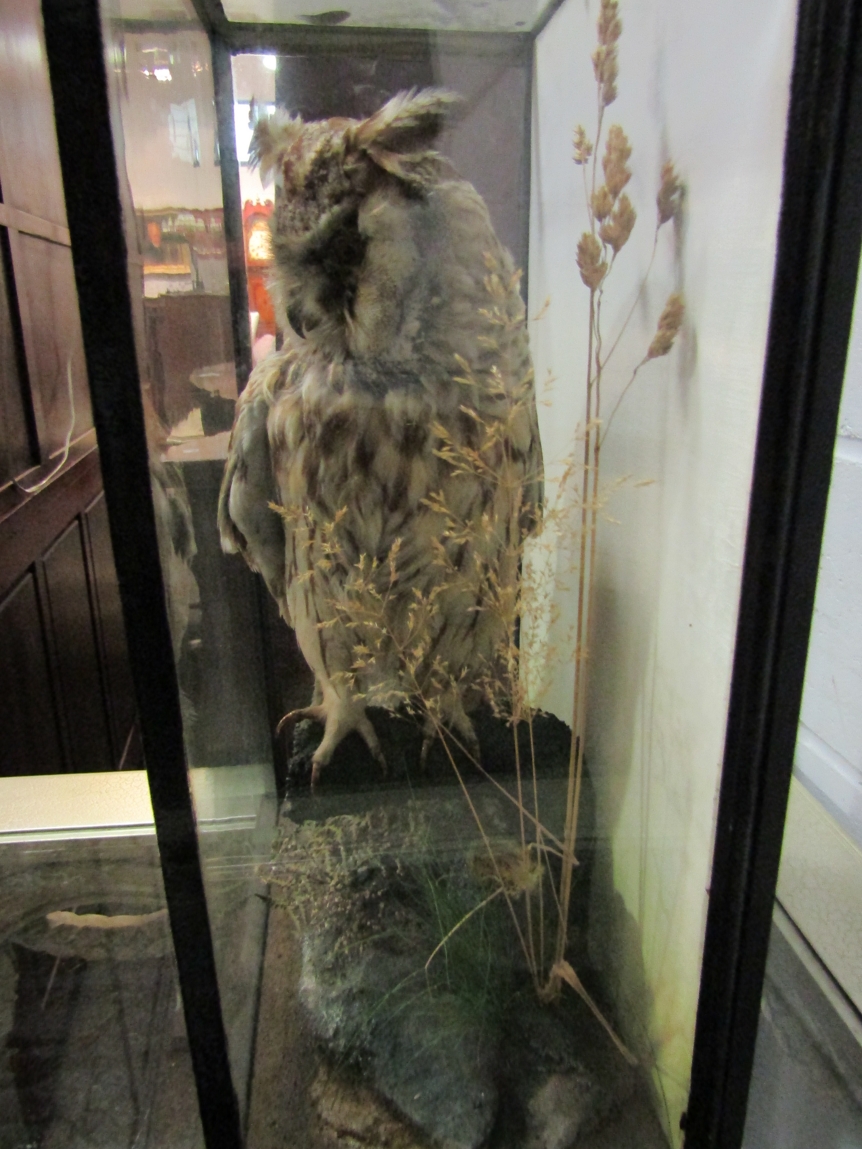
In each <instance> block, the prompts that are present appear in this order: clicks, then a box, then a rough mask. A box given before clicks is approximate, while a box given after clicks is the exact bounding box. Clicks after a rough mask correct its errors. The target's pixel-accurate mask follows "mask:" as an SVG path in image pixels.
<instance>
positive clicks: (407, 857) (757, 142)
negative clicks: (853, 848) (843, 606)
mask: <svg viewBox="0 0 862 1149" xmlns="http://www.w3.org/2000/svg"><path fill="white" fill-rule="evenodd" d="M318 7H320V6H319V5H318ZM846 7H847V6H842V5H840V4H833V3H828V2H822V3H819V2H815V0H803V2H802V3H801V4H800V5H799V6H797V5H796V4H794V3H792V2H791V0H771V2H770V3H769V4H765V5H759V6H754V7H753V6H751V5H747V4H743V3H733V4H726V3H724V4H718V3H704V4H702V5H699V6H697V8H696V9H693V8H692V7H691V5H690V4H683V3H677V2H675V0H655V2H650V3H640V4H627V3H625V2H624V0H620V2H619V3H617V2H616V0H592V2H591V3H589V4H583V3H580V2H579V0H563V2H562V3H551V4H550V5H548V6H547V7H544V6H542V5H541V4H538V3H533V2H531V0H491V2H490V3H489V2H487V0H475V2H473V0H471V2H454V3H446V4H442V3H437V2H436V0H435V2H433V3H432V2H428V3H424V2H423V3H413V2H405V3H400V2H399V3H396V2H394V0H391V2H390V0H363V2H362V3H361V4H359V5H355V6H353V7H352V8H351V9H350V10H346V9H345V10H320V11H318V10H316V9H315V7H314V5H311V7H309V6H308V5H306V4H305V3H302V4H299V3H293V0H272V2H270V0H266V2H265V3H264V2H263V0H260V2H258V0H238V2H237V3H233V2H230V3H228V2H225V3H224V4H223V5H222V4H221V3H219V0H200V4H195V5H194V6H193V5H192V4H191V3H189V2H188V0H175V2H174V3H171V4H167V5H165V4H163V3H160V4H158V5H156V4H150V3H148V0H103V3H102V4H101V5H99V4H98V3H97V0H44V3H43V13H44V21H45V36H46V44H47V50H48V58H49V64H50V68H51V80H52V86H53V93H54V105H55V114H56V118H57V129H58V139H59V145H60V155H61V161H62V167H63V176H64V184H65V193H66V199H67V204H68V216H69V230H70V233H71V239H72V250H73V256H74V261H75V271H76V281H77V285H78V292H79V297H80V303H81V316H82V325H83V330H84V344H85V350H86V356H87V364H88V371H89V375H90V386H91V392H92V401H93V412H94V420H95V425H96V429H97V434H98V439H99V446H100V452H101V460H102V470H103V474H104V479H105V493H106V502H107V506H108V512H109V516H110V522H111V531H112V539H113V545H114V552H115V556H116V563H117V571H118V577H119V582H120V588H121V592H122V596H123V605H124V613H125V620H126V628H127V632H128V644H129V651H130V658H131V663H132V670H133V676H134V679H135V685H136V692H137V699H138V707H139V713H140V719H141V732H142V741H143V747H144V756H145V760H146V765H147V773H148V779H149V786H150V792H151V796H152V806H153V813H154V824H155V831H156V839H157V843H158V849H159V857H160V860H161V865H162V870H163V874H164V888H165V899H166V903H165V904H166V908H167V910H168V914H169V920H170V926H171V930H172V935H173V943H174V949H175V952H176V961H177V975H178V982H179V986H180V989H181V992H182V999H183V1005H184V1010H185V1026H186V1031H187V1035H188V1043H189V1050H190V1054H191V1062H192V1065H193V1067H194V1075H195V1082H196V1086H197V1095H198V1101H199V1105H200V1115H201V1126H202V1130H203V1136H204V1139H205V1143H206V1144H207V1146H208V1147H213V1146H239V1145H240V1144H246V1145H248V1146H250V1147H252V1149H253V1147H256V1146H257V1147H260V1149H263V1147H264V1146H268V1145H276V1144H291V1145H302V1146H303V1147H305V1146H308V1147H309V1149H312V1147H314V1149H316V1147H317V1146H320V1147H321V1149H322V1147H324V1146H327V1145H331V1144H335V1143H346V1144H357V1145H375V1146H376V1145H390V1146H396V1145H397V1146H405V1147H406V1146H414V1145H416V1146H420V1145H421V1146H424V1145H437V1146H447V1147H451V1146H458V1147H459V1149H481V1147H483V1146H488V1147H498V1149H503V1147H507V1149H527V1147H533V1146H542V1147H544V1149H550V1147H551V1146H553V1147H555V1149H570V1147H573V1146H575V1145H581V1146H600V1145H601V1146H605V1145H607V1146H611V1145H613V1146H623V1145H627V1144H634V1143H637V1144H638V1145H639V1146H653V1145H654V1146H666V1145H671V1146H681V1145H682V1144H683V1142H684V1143H685V1145H686V1146H688V1149H700V1147H706V1146H722V1147H726V1149H731V1146H735V1145H738V1144H739V1141H740V1138H741V1135H742V1125H743V1121H744V1115H745V1099H746V1091H747V1087H748V1077H749V1074H750V1069H751V1060H752V1056H753V1049H754V1039H755V1032H756V1020H757V1010H758V1005H759V998H760V988H761V982H762V976H763V966H764V962H765V955H766V946H767V940H768V930H769V915H770V908H771V901H772V897H773V895H774V889H775V880H776V874H777V867H778V850H779V843H780V832H781V824H782V820H783V816H784V806H785V803H786V798H787V789H788V786H789V775H790V764H791V761H792V753H793V742H794V737H795V723H796V719H797V717H798V708H799V697H800V692H801V687H802V675H803V670H804V653H805V643H806V637H807V629H808V625H809V622H810V614H811V605H812V600H813V591H814V581H815V574H816V562H817V552H818V548H819V539H820V532H821V530H822V523H823V514H824V508H825V494H824V490H825V482H826V481H827V480H826V478H825V476H828V469H829V460H830V452H831V446H832V440H833V438H834V431H835V420H836V414H837V396H838V394H839V392H840V383H841V372H842V369H843V360H844V355H845V353H846V346H847V338H848V331H849V325H850V313H851V309H852V299H853V286H854V284H855V275H856V264H857V262H858V255H859V244H860V230H862V229H861V228H860V223H862V221H860V219H859V218H858V212H857V210H856V209H855V207H854V195H853V191H854V189H855V187H856V186H857V185H856V184H855V183H854V181H855V180H858V177H859V174H860V173H859V171H858V167H859V159H858V156H857V151H858V150H859V149H858V143H859V132H860V124H862V120H860V116H859V107H858V99H859V96H858V92H857V87H858V83H859V75H860V70H859V68H858V67H857V66H856V65H857V57H858V55H859V51H860V35H859V28H858V27H857V24H858V21H857V20H856V17H855V15H854V13H853V12H851V11H850V10H849V9H848V10H845V8H846ZM279 803H280V806H279ZM146 1143H148V1144H149V1143H150V1142H146ZM153 1143H155V1142H153Z"/></svg>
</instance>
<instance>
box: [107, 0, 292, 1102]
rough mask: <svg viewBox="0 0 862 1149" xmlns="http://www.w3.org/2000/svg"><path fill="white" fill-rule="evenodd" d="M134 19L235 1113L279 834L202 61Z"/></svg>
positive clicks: (162, 23)
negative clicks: (228, 520)
mask: <svg viewBox="0 0 862 1149" xmlns="http://www.w3.org/2000/svg"><path fill="white" fill-rule="evenodd" d="M144 15H145V13H143V12H142V10H141V7H140V6H138V5H132V6H127V4H126V2H125V0H118V2H117V3H116V4H115V5H113V6H112V5H111V4H105V5H104V6H103V19H104V24H105V40H106V45H107V58H108V68H109V78H110V82H111V95H112V102H113V108H112V110H113V119H114V127H115V142H116V148H117V152H118V156H119V166H120V182H121V195H122V197H123V200H124V207H125V224H126V233H127V243H128V247H129V251H130V260H129V276H130V283H131V288H132V297H133V307H134V312H135V315H134V318H135V326H136V334H137V342H138V355H139V365H140V373H141V379H142V384H143V390H144V395H143V398H144V408H145V414H146V417H147V427H148V434H149V447H150V472H151V478H152V492H153V502H154V506H155V511H156V520H157V529H158V533H159V549H160V557H161V560H162V565H163V572H164V577H165V586H166V592H167V601H168V611H169V618H170V624H171V632H172V637H173V646H174V656H175V659H176V665H177V671H178V677H179V683H180V691H181V702H182V710H183V720H184V733H185V743H186V754H187V760H188V763H189V767H190V782H191V789H192V794H193V797H194V803H195V810H196V815H197V822H198V828H199V832H200V841H199V846H200V852H201V857H202V861H203V867H204V883H205V888H206V895H207V901H208V908H209V915H210V922H211V929H212V933H213V940H214V945H215V954H216V964H217V970H218V975H219V984H220V989H221V1005H222V1011H223V1015H224V1019H225V1024H226V1028H227V1032H228V1042H229V1052H230V1058H231V1066H232V1069H233V1074H234V1085H235V1088H236V1092H237V1096H238V1098H239V1100H240V1108H241V1111H242V1110H243V1109H244V1106H245V1099H246V1096H247V1089H248V1080H249V1065H250V1058H251V1055H252V1043H253V1036H254V1025H255V1010H256V1002H257V987H258V982H259V974H260V968H261V957H262V955H261V949H262V945H263V938H264V931H265V925H266V906H265V903H264V902H263V901H262V900H261V898H260V897H258V896H256V894H257V892H258V890H259V884H258V883H257V880H256V877H255V865H256V863H257V861H258V860H259V859H262V858H265V857H266V856H267V855H268V852H269V847H270V837H271V831H272V826H273V824H274V818H275V806H274V802H273V796H274V786H275V779H274V773H273V764H272V739H271V723H270V721H269V718H268V710H267V698H266V693H265V689H266V687H265V680H264V673H263V664H264V645H263V643H264V639H263V634H262V615H261V611H260V604H259V595H258V590H257V587H256V585H255V582H254V578H253V576H252V575H251V573H250V572H249V571H247V570H246V569H245V568H244V567H243V566H242V564H240V563H237V562H236V560H229V559H227V558H226V557H225V556H224V555H223V554H222V553H221V550H220V548H219V541H218V531H217V526H216V503H217V498H218V490H219V484H220V482H221V474H222V470H223V467H224V458H225V456H226V453H227V445H228V438H229V434H230V427H231V423H232V421H233V414H234V406H235V403H236V397H237V378H236V369H235V365H234V347H233V339H232V318H231V304H230V295H229V284H228V265H227V258H226V245H225V228H224V209H223V205H222V176H221V166H220V164H221V157H220V153H219V147H218V133H217V126H216V119H215V105H214V96H215V93H214V87H213V67H212V59H211V53H210V45H209V41H208V39H207V36H206V34H205V33H204V32H203V31H202V30H201V28H200V25H199V23H198V22H197V20H196V18H195V17H194V14H193V12H192V10H191V8H190V7H189V6H186V5H178V6H177V8H176V12H175V13H168V12H167V11H165V9H164V8H163V7H162V6H161V5H160V6H159V10H158V12H157V13H155V15H156V17H157V20H156V19H154V20H153V21H151V22H150V23H149V24H146V23H143V17H144ZM150 15H153V13H150Z"/></svg>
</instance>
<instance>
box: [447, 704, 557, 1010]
mask: <svg viewBox="0 0 862 1149" xmlns="http://www.w3.org/2000/svg"><path fill="white" fill-rule="evenodd" d="M429 717H430V719H431V721H432V723H433V724H434V732H435V734H436V735H437V737H438V738H439V739H440V741H441V743H442V744H443V749H444V751H445V752H446V757H447V758H448V759H449V765H450V766H451V767H452V770H453V771H454V773H455V777H456V778H457V780H458V785H459V786H460V787H461V792H462V794H463V795H464V799H465V801H466V802H467V806H468V807H469V810H470V813H471V814H472V815H473V820H474V821H475V823H476V826H477V828H478V830H479V835H480V837H481V838H482V842H483V844H484V846H485V849H486V851H487V853H488V857H489V858H490V859H491V865H492V866H493V867H494V875H495V877H496V878H497V881H498V882H499V883H500V886H499V889H500V892H501V893H502V895H503V897H504V898H505V899H506V905H507V907H508V909H509V914H510V916H511V918H512V923H513V925H514V927H515V933H516V934H517V935H518V943H519V944H520V946H521V950H522V951H523V953H524V956H525V957H526V959H527V964H528V966H529V969H530V976H531V977H532V979H533V984H534V985H535V987H536V989H537V990H538V989H539V971H538V970H537V969H536V966H535V962H533V961H531V958H530V946H529V944H528V943H527V940H526V938H525V937H524V931H523V930H522V929H521V923H520V922H519V921H518V915H517V913H516V912H515V906H514V904H513V902H512V899H511V897H510V895H509V892H508V890H507V889H506V883H505V879H504V878H503V875H502V874H501V873H500V866H499V863H498V861H497V855H496V854H495V853H494V847H493V846H492V845H491V842H490V840H489V839H488V835H487V833H486V831H485V827H484V825H483V823H482V817H481V815H480V814H479V811H478V810H477V809H476V805H475V803H474V802H473V799H472V798H471V797H470V789H469V787H468V786H467V783H466V782H465V781H464V775H463V774H462V773H461V771H460V769H459V768H458V763H457V762H456V761H455V756H454V755H453V754H452V751H451V749H450V747H449V743H448V741H447V738H446V733H447V732H446V731H445V730H444V728H443V726H441V724H440V721H439V719H438V718H437V716H436V715H435V714H433V713H430V712H429Z"/></svg>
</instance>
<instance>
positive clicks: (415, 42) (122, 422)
mask: <svg viewBox="0 0 862 1149" xmlns="http://www.w3.org/2000/svg"><path fill="white" fill-rule="evenodd" d="M194 3H195V7H196V9H197V12H198V15H199V17H200V19H201V21H202V22H203V24H204V28H205V29H206V31H207V32H208V33H209V36H210V40H211V44H212V51H213V70H214V78H215V85H216V105H217V110H218V121H219V144H220V151H221V162H222V174H223V184H224V192H225V198H224V207H225V232H226V238H227V245H228V268H229V277H230V290H231V300H232V306H233V314H234V326H235V331H234V335H235V354H236V361H237V369H238V377H239V378H240V380H245V379H246V378H247V376H248V372H249V367H250V360H251V355H250V347H249V338H248V330H247V326H246V324H245V323H244V322H243V317H244V315H245V313H246V312H247V296H246V286H245V268H244V259H243V248H242V220H241V211H240V209H241V204H240V203H239V199H238V195H237V190H238V174H237V157H236V150H235V145H234V139H233V130H232V122H233V121H232V103H233V94H232V83H231V69H230V57H231V55H232V53H234V52H241V51H246V52H247V51H254V50H268V51H278V50H279V49H285V48H287V47H290V49H291V50H292V51H294V52H296V51H302V52H304V53H313V52H316V51H326V52H327V53H332V52H333V51H344V52H351V53H352V52H357V53H360V54H368V53H375V52H378V51H380V50H381V49H386V50H389V49H390V48H391V46H392V44H393V41H395V40H397V41H398V45H399V50H400V51H402V52H404V53H409V52H411V51H415V52H427V50H428V46H429V42H431V43H434V44H438V45H442V43H443V42H445V43H446V45H447V48H449V50H458V48H459V46H461V47H462V48H463V50H470V51H473V50H478V51H480V52H483V53H488V52H491V53H500V54H507V55H513V56H516V55H520V56H521V57H523V58H526V59H527V60H529V56H530V53H531V47H532V40H533V37H534V36H535V34H536V32H537V31H538V30H540V29H541V27H542V26H543V25H544V23H546V22H547V19H549V18H550V15H551V14H552V13H553V10H555V9H556V7H558V6H559V5H558V3H553V4H552V5H551V6H550V7H549V9H548V10H547V12H546V15H545V18H544V19H543V21H542V22H541V23H540V25H539V27H538V29H536V30H534V31H533V32H532V33H524V34H517V35H512V36H509V35H505V36H490V37H489V36H485V35H482V36H479V37H476V36H474V35H473V34H466V33H465V34H460V33H452V34H426V33H421V32H417V33H403V32H397V33H396V32H392V33H389V32H386V31H385V30H382V31H378V30H367V31H366V30H362V29H350V28H329V29H318V28H311V27H307V26H304V27H296V26H284V25H248V24H242V25H234V24H231V23H230V22H229V21H228V20H227V18H226V17H225V14H224V11H223V9H222V6H221V3H220V0H194ZM43 16H44V23H45V38H46V45H47V52H48V61H49V68H50V74H51V83H52V88H53V93H54V106H55V115H56V121H57V135H58V139H59V146H60V159H61V165H62V171H63V180H64V186H65V194H66V205H67V213H68V222H69V230H70V232H71V237H72V251H73V257H74V265H75V276H76V283H77V288H78V296H79V302H80V310H81V321H82V325H83V332H84V344H85V350H86V357H87V367H88V372H89V377H90V387H91V391H92V401H93V413H94V419H95V423H96V431H97V436H98V442H99V448H100V453H101V464H102V472H103V476H104V484H105V498H106V502H107V507H108V514H109V518H110V524H111V537H112V542H113V547H114V555H115V561H116V566H117V574H118V578H119V582H120V590H121V594H122V599H123V610H124V617H125V623H126V629H127V634H128V646H129V653H130V658H131V662H132V671H133V676H134V681H135V688H136V692H137V698H138V706H139V713H140V721H141V731H142V737H143V744H144V752H145V757H146V763H147V772H148V777H149V783H150V791H151V795H152V802H153V810H154V815H155V824H156V833H157V839H158V845H159V851H160V856H161V862H162V868H163V872H164V882H165V890H166V895H167V902H168V910H169V915H170V922H171V929H172V932H173V937H174V945H175V949H176V957H177V964H178V969H179V978H180V987H181V991H182V997H183V1004H184V1010H185V1018H186V1027H187V1032H188V1039H189V1046H190V1050H191V1055H192V1062H193V1066H194V1072H195V1078H196V1083H197V1090H198V1099H199V1104H200V1112H201V1118H202V1124H203V1130H204V1136H205V1140H206V1145H207V1149H240V1147H241V1146H242V1144H243V1130H242V1128H241V1120H240V1109H239V1105H238V1102H237V1098H236V1095H235V1092H234V1087H233V1084H232V1079H231V1074H230V1066H229V1061H228V1052H227V1040H226V1034H225V1028H224V1022H223V1017H222V1011H221V1005H220V998H219V989H218V982H217V979H216V967H215V960H214V953H213V944H212V937H211V933H210V926H209V920H208V916H207V908H206V902H205V899H204V887H203V878H202V872H201V864H200V856H199V852H198V844H197V837H196V832H195V822H194V813H193V810H192V802H191V796H190V791H189V783H188V775H187V771H186V762H185V753H184V748H183V736H182V719H181V714H180V705H179V691H178V686H177V679H176V673H175V670H174V661H173V655H172V647H171V638H170V632H169V628H168V618H167V610H166V606H165V596H164V587H163V583H162V573H161V569H160V565H159V557H158V545H157V541H156V527H155V517H154V512H153V506H152V501H151V497H150V484H149V473H148V462H147V445H146V438H145V434H144V419H143V412H142V408H141V399H140V386H139V375H138V365H137V359H136V354H135V342H134V332H133V326H132V308H131V299H130V296H129V284H128V279H127V270H126V255H127V252H126V242H125V236H124V229H123V219H122V208H121V200H120V191H119V183H118V176H117V168H116V158H115V152H114V145H113V139H112V135H111V113H110V106H109V97H108V87H107V81H106V76H105V63H104V54H103V44H102V34H101V26H100V16H99V10H98V0H43ZM528 66H529V64H528ZM860 243H862V0H800V3H799V9H798V23H797V36H796V47H795V58H794V66H793V77H792V85H791V98H790V110H789V115H788V125H787V141H786V147H785V161H784V179H783V195H782V206H781V215H780V220H779V230H778V247H777V257H776V268H775V278H774V283H773V295H772V306H771V315H770V324H769V335H768V342H767V352H766V359H765V366H764V376H763V391H762V398H761V408H760V421H759V427H758V436H757V446H756V452H755V459H754V472H753V484H752V494H751V502H750V508H749V521H748V531H747V537H746V548H745V559H744V567H743V577H742V589H741V597H740V607H739V619H738V624H737V634H736V647H735V655H734V665H733V677H732V681H731V692H730V706H729V710H728V720H727V734H726V744H725V753H724V765H723V772H722V780H721V789H720V796H719V808H718V821H717V827H716V841H715V851H714V857H713V871H712V886H711V890H710V900H709V909H708V915H707V924H706V939H705V947H704V958H703V969H702V976H701V989H700V1000H699V1005H698V1013H697V1026H696V1032H695V1044H694V1060H693V1066H692V1080H691V1091H690V1096H689V1106H688V1110H687V1114H686V1117H685V1119H684V1125H685V1129H686V1135H685V1143H686V1146H687V1149H739V1146H740V1145H741V1142H742V1136H743V1130H744V1124H745V1114H746V1108H747V1100H748V1086H749V1080H750V1076H751V1070H752V1065H753V1060H754V1046H755V1039H756V1035H757V1022H758V1015H759V1008H760V997H761V992H762V986H763V977H764V970H765V965H766V954H767V948H768V941H769V930H770V923H771V919H772V905H773V900H774V896H775V887H776V882H777V875H778V863H779V857H780V851H781V841H782V835H783V829H784V819H785V813H786V805H787V798H788V792H789V787H790V777H791V772H792V764H793V751H794V746H795V741H796V728H797V724H798V719H799V707H800V702H801V695H802V685H803V680H804V673H805V662H806V655H807V648H808V635H809V629H810V624H811V616H812V612H813V604H814V593H815V587H816V581H817V570H818V562H819V556H820V545H821V538H822V532H823V524H824V519H825V514H826V502H827V496H828V490H829V480H830V476H831V467H832V454H833V449H834V442H835V433H836V425H837V418H838V407H839V402H840V396H841V388H842V383H843V375H844V365H845V359H846V354H847V345H848V341H849V334H850V325H851V320H852V314H853V303H854V298H855V291H856V277H857V269H858V263H859V251H860Z"/></svg>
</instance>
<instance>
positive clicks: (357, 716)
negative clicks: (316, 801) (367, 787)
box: [275, 699, 386, 790]
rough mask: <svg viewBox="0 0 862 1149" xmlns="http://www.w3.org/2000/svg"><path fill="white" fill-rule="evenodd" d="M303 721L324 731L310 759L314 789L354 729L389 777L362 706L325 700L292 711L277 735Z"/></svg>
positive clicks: (375, 737)
mask: <svg viewBox="0 0 862 1149" xmlns="http://www.w3.org/2000/svg"><path fill="white" fill-rule="evenodd" d="M304 718H310V719H311V721H312V722H319V723H320V724H321V726H323V728H324V731H323V738H322V740H321V743H320V745H319V746H318V747H317V749H316V750H315V752H314V754H313V755H312V759H311V789H312V790H314V788H315V786H316V785H317V783H318V782H319V781H320V772H321V770H322V769H323V767H324V766H327V765H328V764H329V762H330V760H331V758H332V755H333V754H334V753H335V749H336V747H337V746H338V744H339V743H340V742H342V741H343V740H344V739H345V738H346V737H347V735H348V734H349V733H350V732H351V731H352V730H355V731H356V733H357V734H358V735H359V737H360V738H361V739H362V741H363V742H364V743H365V745H366V746H367V747H368V749H369V750H370V751H371V756H372V758H373V759H374V761H375V762H377V763H378V764H379V765H380V767H381V769H382V771H383V773H384V775H385V774H386V759H385V758H384V757H383V751H382V750H381V749H380V741H379V739H378V737H377V733H376V731H375V729H374V727H373V726H372V725H371V722H370V721H369V718H368V715H367V714H366V713H365V708H364V707H363V706H360V705H359V704H358V703H355V702H349V701H346V700H344V699H338V700H337V701H335V702H329V703H327V702H325V701H324V702H321V703H320V704H319V705H317V706H303V707H302V708H301V709H299V710H291V712H290V713H289V714H285V716H284V717H283V718H282V720H281V721H280V722H279V724H278V726H277V727H276V728H275V732H276V734H281V732H282V731H283V730H292V729H293V727H294V726H295V725H296V724H297V722H301V721H302V720H303V719H304Z"/></svg>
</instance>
